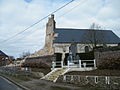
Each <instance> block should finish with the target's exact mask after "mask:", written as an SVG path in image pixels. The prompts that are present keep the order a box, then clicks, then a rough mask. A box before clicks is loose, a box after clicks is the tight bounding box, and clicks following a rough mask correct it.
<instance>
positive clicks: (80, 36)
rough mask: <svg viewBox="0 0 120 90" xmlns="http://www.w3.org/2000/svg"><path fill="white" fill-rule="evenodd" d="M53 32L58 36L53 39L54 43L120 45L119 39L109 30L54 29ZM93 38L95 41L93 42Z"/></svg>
mask: <svg viewBox="0 0 120 90" xmlns="http://www.w3.org/2000/svg"><path fill="white" fill-rule="evenodd" d="M54 32H55V33H57V34H58V36H57V37H55V40H54V43H71V42H73V41H74V42H76V43H83V44H86V43H91V41H97V43H99V44H100V43H107V44H117V43H120V38H119V37H118V36H117V35H116V34H115V33H113V32H112V31H111V30H90V29H69V28H56V29H54ZM94 36H95V40H94Z"/></svg>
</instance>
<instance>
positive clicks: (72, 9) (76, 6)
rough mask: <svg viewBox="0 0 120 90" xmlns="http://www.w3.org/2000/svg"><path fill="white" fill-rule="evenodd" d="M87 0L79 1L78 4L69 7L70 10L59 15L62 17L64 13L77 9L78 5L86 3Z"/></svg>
mask: <svg viewBox="0 0 120 90" xmlns="http://www.w3.org/2000/svg"><path fill="white" fill-rule="evenodd" d="M86 1H88V0H84V1H82V2H79V3H78V4H77V5H76V6H74V7H72V8H71V9H69V10H68V11H66V12H65V13H64V14H62V15H60V16H59V17H62V16H64V15H66V14H67V13H69V12H71V11H72V10H74V9H76V8H77V7H79V6H80V5H81V4H84V3H85V2H86Z"/></svg>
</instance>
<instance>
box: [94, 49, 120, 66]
mask: <svg viewBox="0 0 120 90" xmlns="http://www.w3.org/2000/svg"><path fill="white" fill-rule="evenodd" d="M94 56H95V59H96V61H97V65H99V63H100V62H101V61H103V60H105V59H107V58H118V57H120V47H112V48H103V49H98V50H96V51H95V53H94Z"/></svg>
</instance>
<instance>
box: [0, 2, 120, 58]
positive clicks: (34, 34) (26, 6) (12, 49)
mask: <svg viewBox="0 0 120 90" xmlns="http://www.w3.org/2000/svg"><path fill="white" fill-rule="evenodd" d="M68 1H70V0H0V32H1V33H0V42H1V41H3V40H5V39H7V38H9V37H11V36H13V35H15V34H16V33H18V32H20V31H22V30H24V29H25V28H27V27H28V26H30V25H31V24H33V23H35V22H36V21H38V20H40V19H41V18H43V17H44V16H46V15H48V14H50V13H51V12H52V11H54V10H56V9H57V8H59V7H60V6H62V5H63V4H65V3H67V2H68ZM79 3H81V4H79ZM119 3H120V0H76V1H74V2H73V3H71V4H69V5H68V6H66V7H65V8H64V9H61V10H60V11H58V12H57V13H55V20H56V25H57V27H63V28H64V27H66V28H89V27H90V25H91V24H92V23H93V22H95V23H97V24H100V25H101V26H103V27H105V29H112V30H113V31H114V32H115V33H116V34H117V35H118V36H119V37H120V31H119V29H120V23H119V22H120V12H119V10H120V6H119ZM78 4H79V5H78ZM75 6H76V7H75ZM73 7H75V8H74V9H72V8H73ZM46 23H47V19H45V20H44V21H42V22H40V23H39V24H38V25H35V26H34V27H32V28H31V29H29V30H27V31H25V32H24V33H22V34H20V35H19V36H17V37H15V38H14V39H12V40H10V41H8V42H5V43H2V44H1V45H0V49H1V50H3V51H5V52H6V53H7V54H9V55H14V56H16V57H18V56H19V54H21V53H22V52H24V51H31V52H34V51H37V50H39V49H40V48H42V47H43V46H44V43H45V42H44V40H45V25H46Z"/></svg>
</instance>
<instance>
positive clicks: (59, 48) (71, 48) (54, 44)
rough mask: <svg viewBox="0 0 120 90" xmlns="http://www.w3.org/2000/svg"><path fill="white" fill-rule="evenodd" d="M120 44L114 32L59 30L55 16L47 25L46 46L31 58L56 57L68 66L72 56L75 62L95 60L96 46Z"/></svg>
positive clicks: (119, 39)
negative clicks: (94, 51) (94, 47)
mask: <svg viewBox="0 0 120 90" xmlns="http://www.w3.org/2000/svg"><path fill="white" fill-rule="evenodd" d="M119 43H120V38H119V37H118V36H117V35H116V34H115V33H114V32H113V31H112V30H91V29H74V28H57V27H56V22H55V20H54V15H51V17H50V18H49V20H48V23H47V24H46V37H45V46H44V48H43V49H41V50H39V51H38V52H36V53H34V54H33V55H31V56H30V57H39V56H45V55H55V56H56V61H63V63H64V64H65V65H67V61H68V59H69V58H68V57H71V56H72V59H73V60H76V59H83V60H86V59H94V53H93V52H92V50H93V45H94V44H96V46H97V47H98V46H102V47H109V46H117V45H118V44H119ZM70 53H71V55H70ZM90 55H91V56H90ZM88 57H90V58H88Z"/></svg>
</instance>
